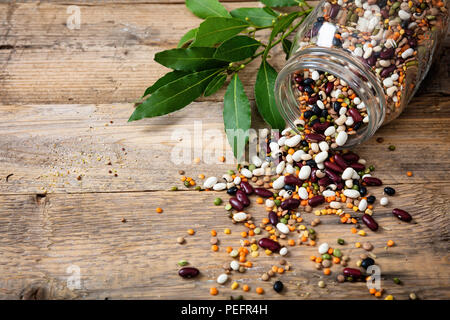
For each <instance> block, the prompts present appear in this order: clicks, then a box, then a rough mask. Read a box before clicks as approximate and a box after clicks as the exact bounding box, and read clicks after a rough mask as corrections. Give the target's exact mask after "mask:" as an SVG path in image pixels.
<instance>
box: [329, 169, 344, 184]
mask: <svg viewBox="0 0 450 320" xmlns="http://www.w3.org/2000/svg"><path fill="white" fill-rule="evenodd" d="M325 174H326V175H327V176H328V177H329V178H330V179H331V180H333V181H334V182H336V183H337V182H341V181H342V178H341V177H340V176H338V175H337V173H335V172H334V171H332V170H330V169H325Z"/></svg>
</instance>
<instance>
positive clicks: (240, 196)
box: [236, 190, 250, 207]
mask: <svg viewBox="0 0 450 320" xmlns="http://www.w3.org/2000/svg"><path fill="white" fill-rule="evenodd" d="M236 198H237V199H238V200H239V201H240V202H241V203H242V204H243V205H244V207H247V206H249V205H250V200H249V198H248V197H247V195H246V194H245V192H244V191H242V190H238V191H236Z"/></svg>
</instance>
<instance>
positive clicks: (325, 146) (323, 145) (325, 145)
mask: <svg viewBox="0 0 450 320" xmlns="http://www.w3.org/2000/svg"><path fill="white" fill-rule="evenodd" d="M333 128H334V127H333ZM319 148H320V150H321V151H328V150H329V149H330V146H329V145H328V143H327V142H326V141H321V142H319Z"/></svg>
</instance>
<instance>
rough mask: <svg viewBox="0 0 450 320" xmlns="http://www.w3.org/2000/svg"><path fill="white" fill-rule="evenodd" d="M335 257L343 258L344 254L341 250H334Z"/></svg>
mask: <svg viewBox="0 0 450 320" xmlns="http://www.w3.org/2000/svg"><path fill="white" fill-rule="evenodd" d="M333 256H335V257H338V258H340V257H342V252H341V250H339V249H334V250H333Z"/></svg>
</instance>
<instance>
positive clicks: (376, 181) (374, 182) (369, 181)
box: [363, 177, 383, 186]
mask: <svg viewBox="0 0 450 320" xmlns="http://www.w3.org/2000/svg"><path fill="white" fill-rule="evenodd" d="M363 182H365V183H366V184H367V185H368V186H381V185H382V184H383V182H381V180H380V179H378V178H374V177H365V178H364V179H363Z"/></svg>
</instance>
